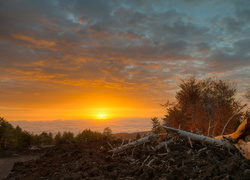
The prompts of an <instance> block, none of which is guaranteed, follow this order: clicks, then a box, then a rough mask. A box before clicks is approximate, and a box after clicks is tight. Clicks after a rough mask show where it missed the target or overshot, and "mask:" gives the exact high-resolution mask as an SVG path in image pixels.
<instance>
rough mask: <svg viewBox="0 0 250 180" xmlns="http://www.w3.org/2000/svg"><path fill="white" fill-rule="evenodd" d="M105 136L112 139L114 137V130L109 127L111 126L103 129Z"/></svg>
mask: <svg viewBox="0 0 250 180" xmlns="http://www.w3.org/2000/svg"><path fill="white" fill-rule="evenodd" d="M102 134H103V135H104V136H106V138H107V139H112V138H113V135H112V130H111V129H110V128H109V127H106V128H105V129H104V130H103V133H102Z"/></svg>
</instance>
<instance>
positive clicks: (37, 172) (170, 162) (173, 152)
mask: <svg viewBox="0 0 250 180" xmlns="http://www.w3.org/2000/svg"><path fill="white" fill-rule="evenodd" d="M109 143H110V145H112V146H113V147H118V146H120V145H121V144H122V140H112V141H109ZM110 145H109V144H108V143H107V141H96V142H89V143H81V144H79V143H66V144H61V145H58V146H55V147H53V148H51V149H50V150H48V151H47V152H46V153H44V154H43V155H41V156H40V158H37V159H34V160H31V161H28V162H17V163H15V164H14V167H13V169H12V172H11V174H10V175H9V176H8V177H7V178H6V180H7V179H8V180H14V179H15V180H19V179H20V180H24V179H25V180H34V179H36V180H45V179H50V180H71V179H73V180H79V179H167V180H171V179H173V180H176V179H190V180H191V179H192V180H194V179H199V180H200V179H209V180H211V179H213V180H222V179H224V180H229V179H240V180H244V179H245V180H247V179H249V177H250V161H249V160H246V159H244V158H243V157H242V156H241V155H240V154H239V153H238V152H237V151H229V150H228V149H223V148H221V147H217V146H212V145H209V146H208V145H203V144H200V143H194V142H193V143H192V144H190V143H189V142H188V141H186V140H183V139H176V140H175V141H174V142H172V143H171V144H169V145H168V146H167V147H163V148H161V149H160V150H155V146H156V145H157V142H152V143H148V144H144V145H141V146H137V147H135V148H132V149H130V150H127V151H126V152H123V153H120V154H116V155H112V153H110V152H109V150H111V147H110Z"/></svg>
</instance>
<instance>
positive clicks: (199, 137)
mask: <svg viewBox="0 0 250 180" xmlns="http://www.w3.org/2000/svg"><path fill="white" fill-rule="evenodd" d="M163 128H164V129H165V130H166V131H168V132H169V133H172V134H176V135H178V136H181V137H184V138H187V139H188V138H190V139H191V140H192V141H198V142H202V143H207V144H211V145H218V146H223V147H226V148H228V149H236V148H235V146H234V145H232V144H231V143H229V142H227V141H225V140H222V139H215V138H210V137H207V136H203V135H198V134H194V133H191V132H187V131H183V130H180V129H174V128H170V127H167V126H163Z"/></svg>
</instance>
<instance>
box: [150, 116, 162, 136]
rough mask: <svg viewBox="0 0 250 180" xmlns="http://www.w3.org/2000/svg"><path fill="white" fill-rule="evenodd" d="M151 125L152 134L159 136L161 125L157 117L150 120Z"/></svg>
mask: <svg viewBox="0 0 250 180" xmlns="http://www.w3.org/2000/svg"><path fill="white" fill-rule="evenodd" d="M151 123H152V126H153V127H152V130H151V131H152V132H153V133H154V134H159V133H160V132H161V129H162V127H161V123H160V121H159V119H158V118H157V117H154V118H151Z"/></svg>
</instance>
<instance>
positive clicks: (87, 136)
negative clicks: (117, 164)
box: [76, 129, 104, 142]
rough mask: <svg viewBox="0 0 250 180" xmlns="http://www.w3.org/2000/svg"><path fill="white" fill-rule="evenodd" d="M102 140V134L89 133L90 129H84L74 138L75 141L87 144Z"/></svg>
mask: <svg viewBox="0 0 250 180" xmlns="http://www.w3.org/2000/svg"><path fill="white" fill-rule="evenodd" d="M103 138H104V136H103V134H102V133H100V132H94V131H91V130H90V129H85V130H84V131H82V132H81V133H79V134H78V135H77V136H76V141H81V142H88V141H96V140H100V139H103Z"/></svg>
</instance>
